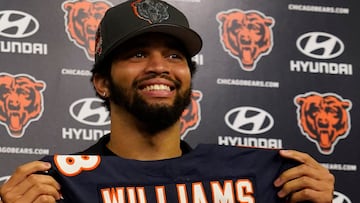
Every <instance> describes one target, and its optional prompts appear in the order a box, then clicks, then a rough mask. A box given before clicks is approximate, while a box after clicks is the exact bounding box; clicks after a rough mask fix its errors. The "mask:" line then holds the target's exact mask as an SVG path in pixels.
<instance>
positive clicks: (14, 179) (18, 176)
mask: <svg viewBox="0 0 360 203" xmlns="http://www.w3.org/2000/svg"><path fill="white" fill-rule="evenodd" d="M50 168H51V164H50V163H47V162H42V161H33V162H30V163H27V164H24V165H21V166H20V167H18V168H17V169H16V170H15V172H14V173H13V174H12V176H11V177H10V179H9V180H8V181H7V182H6V183H5V184H4V186H3V187H2V189H3V190H6V189H7V188H12V187H14V186H16V185H17V184H19V183H20V182H22V181H23V180H24V179H25V178H26V177H27V176H29V175H30V174H33V173H35V172H38V171H46V170H49V169H50Z"/></svg>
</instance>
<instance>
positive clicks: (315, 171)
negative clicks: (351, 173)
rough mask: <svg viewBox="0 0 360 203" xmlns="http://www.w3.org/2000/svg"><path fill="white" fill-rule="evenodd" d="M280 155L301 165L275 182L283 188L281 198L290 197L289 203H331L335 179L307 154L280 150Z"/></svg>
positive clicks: (280, 193)
mask: <svg viewBox="0 0 360 203" xmlns="http://www.w3.org/2000/svg"><path fill="white" fill-rule="evenodd" d="M280 155H281V156H282V157H285V158H289V159H293V160H296V161H298V162H300V163H301V164H300V165H298V166H296V167H293V168H290V169H288V170H286V171H284V172H283V173H282V174H281V175H280V176H279V177H278V178H277V179H276V180H275V182H274V185H275V186H276V187H281V186H282V188H281V190H280V191H279V193H278V196H279V197H286V196H288V197H289V201H288V202H289V203H295V202H301V201H310V202H313V203H331V202H332V199H333V192H334V184H335V177H334V175H332V174H331V173H330V172H329V170H327V169H326V168H324V167H323V166H322V165H320V164H319V163H318V162H317V161H316V160H314V159H313V158H312V157H311V156H309V155H308V154H306V153H302V152H298V151H294V150H280Z"/></svg>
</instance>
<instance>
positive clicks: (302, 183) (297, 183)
mask: <svg viewBox="0 0 360 203" xmlns="http://www.w3.org/2000/svg"><path fill="white" fill-rule="evenodd" d="M322 185H323V184H322V182H321V181H317V180H315V179H312V178H309V177H306V176H303V177H301V178H297V179H294V180H291V181H288V182H286V183H285V184H284V185H283V186H282V188H281V190H280V191H279V192H278V196H279V197H281V198H283V197H285V196H288V195H289V194H291V193H294V192H297V191H300V190H304V189H311V190H315V191H317V190H321V187H322ZM318 187H320V188H318Z"/></svg>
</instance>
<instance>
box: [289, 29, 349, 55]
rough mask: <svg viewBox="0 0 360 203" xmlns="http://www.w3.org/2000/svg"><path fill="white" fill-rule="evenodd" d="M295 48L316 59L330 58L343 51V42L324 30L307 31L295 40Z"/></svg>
mask: <svg viewBox="0 0 360 203" xmlns="http://www.w3.org/2000/svg"><path fill="white" fill-rule="evenodd" d="M296 46H297V48H298V49H299V50H300V51H301V52H302V53H303V54H305V55H306V56H309V57H312V58H316V59H332V58H335V57H338V56H340V54H342V53H343V51H344V44H343V42H342V41H341V40H340V39H339V38H337V37H336V36H334V35H331V34H328V33H325V32H309V33H306V34H303V35H301V36H300V37H299V38H298V39H297V41H296Z"/></svg>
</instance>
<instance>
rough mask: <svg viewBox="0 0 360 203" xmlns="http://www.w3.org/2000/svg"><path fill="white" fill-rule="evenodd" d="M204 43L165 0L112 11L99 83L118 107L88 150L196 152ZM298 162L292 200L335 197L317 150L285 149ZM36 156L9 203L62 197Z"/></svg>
mask: <svg viewBox="0 0 360 203" xmlns="http://www.w3.org/2000/svg"><path fill="white" fill-rule="evenodd" d="M201 46H202V41H201V38H200V36H199V35H198V34H197V33H196V32H195V31H193V30H192V29H190V28H189V25H188V21H187V19H186V17H185V16H184V15H183V13H181V12H180V11H178V10H177V9H176V8H174V7H173V6H171V5H169V4H167V3H165V2H162V1H157V0H131V1H127V2H125V3H122V4H120V5H118V6H115V7H113V8H111V9H109V10H108V11H107V13H106V14H105V16H104V18H103V20H102V22H101V25H100V26H99V29H98V32H97V39H96V56H95V65H94V68H93V70H92V73H93V76H92V83H93V85H94V88H95V90H96V93H97V95H98V96H99V97H101V98H102V99H103V100H104V104H105V105H106V107H107V108H108V109H109V111H110V116H111V123H112V124H111V134H110V135H105V136H104V137H103V138H102V139H100V141H99V142H98V143H97V144H95V145H93V146H91V147H90V148H89V149H87V150H85V151H83V152H81V153H80V154H100V155H117V156H118V157H121V158H124V159H128V160H140V161H149V160H152V161H155V160H167V159H172V158H176V157H181V156H182V155H184V154H191V153H190V152H191V148H190V147H189V146H188V145H187V144H186V143H185V142H184V141H181V140H180V121H179V118H180V116H181V114H182V112H183V110H184V109H185V108H186V106H187V105H188V104H189V102H190V96H191V77H192V75H193V74H194V72H195V68H196V67H195V65H194V64H193V62H192V61H191V57H192V56H194V55H196V54H197V53H198V52H199V51H200V49H201ZM280 155H281V156H282V157H284V158H288V159H292V160H295V161H298V162H299V163H300V164H299V165H298V166H296V167H293V168H291V169H288V170H286V171H285V172H283V173H282V174H281V175H280V176H279V177H278V178H277V179H276V180H275V181H274V185H275V186H276V187H280V188H281V189H280V191H279V192H278V196H279V197H281V198H282V197H287V198H288V202H301V201H311V202H314V203H330V202H332V193H333V190H334V176H333V175H332V174H330V173H329V171H328V170H327V169H325V168H323V167H322V166H321V165H320V164H319V163H317V162H316V161H315V160H314V159H313V158H311V157H310V156H309V155H307V154H304V153H301V152H297V151H293V150H281V151H280ZM50 167H51V165H50V164H49V163H46V162H41V161H35V162H31V163H27V164H24V165H22V166H20V167H18V168H17V170H16V171H15V172H14V174H13V175H12V176H11V178H10V179H9V181H8V182H6V183H5V184H4V185H2V187H1V189H0V195H1V197H2V201H3V202H4V203H14V202H55V201H56V200H59V199H60V197H61V194H60V190H61V185H60V184H59V183H58V182H57V181H56V180H55V179H54V178H53V177H51V176H47V175H41V174H39V172H42V171H47V170H49V169H50Z"/></svg>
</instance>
